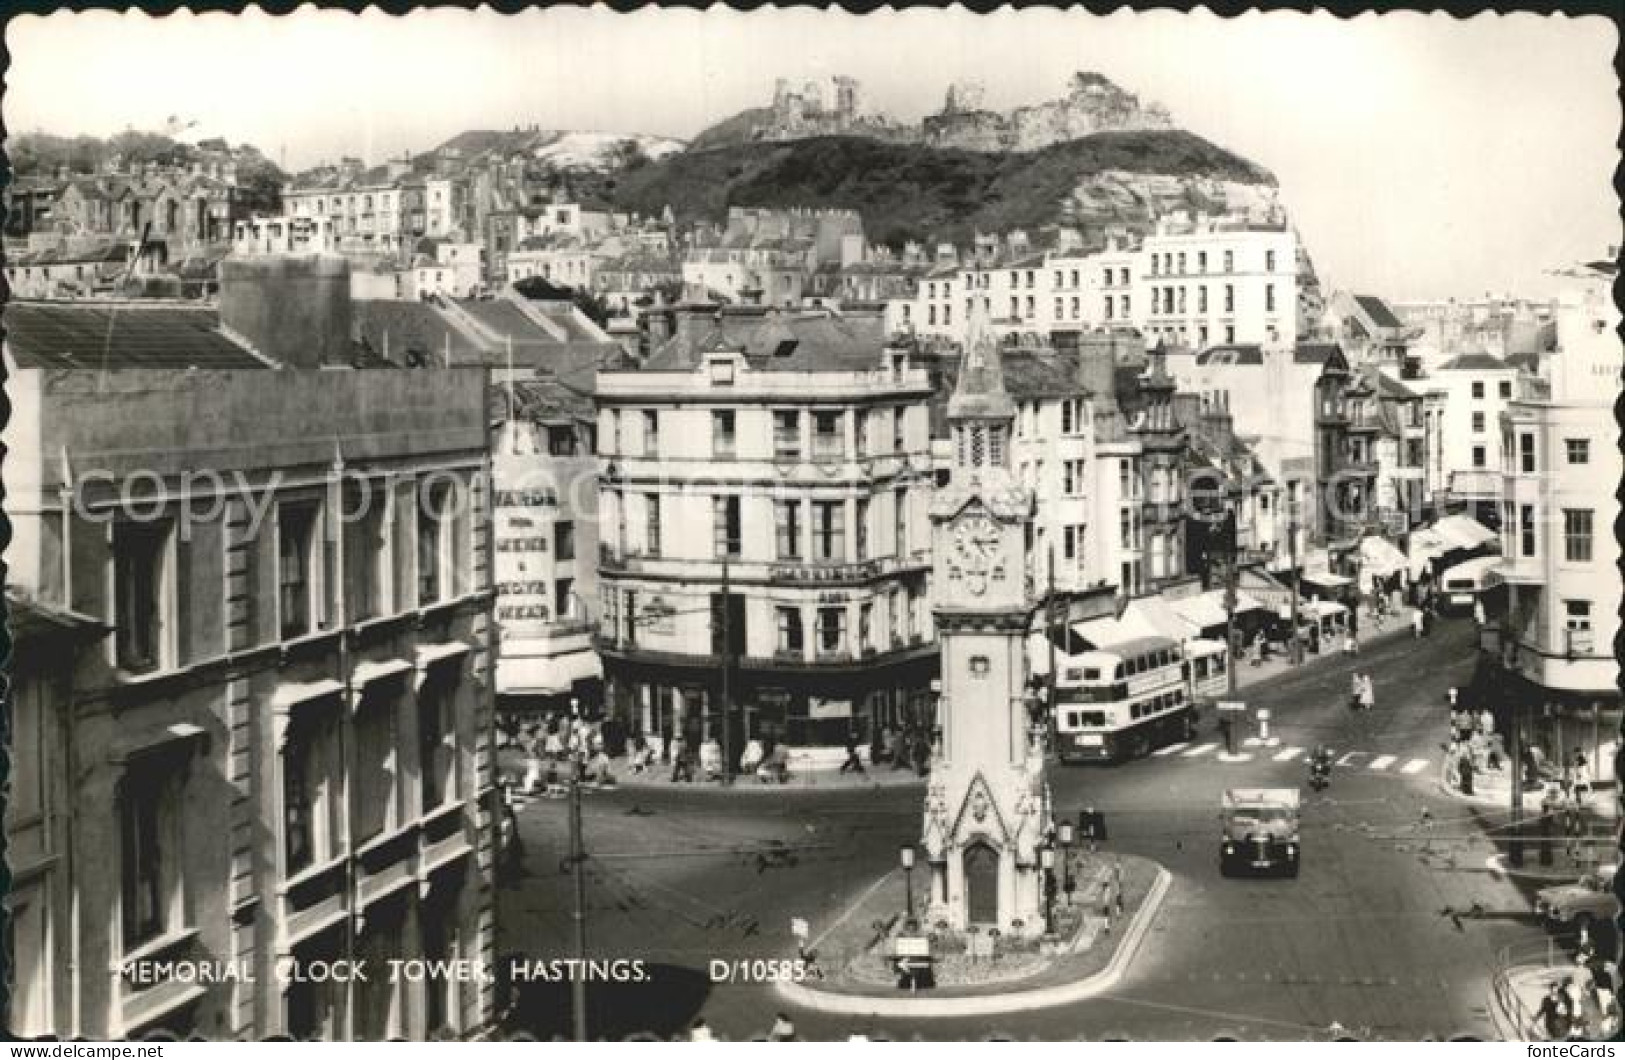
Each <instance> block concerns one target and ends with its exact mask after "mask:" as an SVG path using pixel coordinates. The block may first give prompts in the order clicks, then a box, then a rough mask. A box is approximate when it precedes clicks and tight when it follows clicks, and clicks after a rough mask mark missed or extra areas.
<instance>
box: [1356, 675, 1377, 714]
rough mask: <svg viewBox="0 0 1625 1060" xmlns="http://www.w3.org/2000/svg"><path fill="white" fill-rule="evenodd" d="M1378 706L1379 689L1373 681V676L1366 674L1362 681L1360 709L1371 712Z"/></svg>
mask: <svg viewBox="0 0 1625 1060" xmlns="http://www.w3.org/2000/svg"><path fill="white" fill-rule="evenodd" d="M1376 705H1377V687H1376V684H1375V682H1373V681H1372V680H1371V675H1370V674H1366V675H1364V677H1362V678H1361V680H1360V709H1361V710H1371V709H1372V708H1374V707H1375V706H1376Z"/></svg>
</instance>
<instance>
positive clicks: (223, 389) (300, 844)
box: [5, 259, 493, 1040]
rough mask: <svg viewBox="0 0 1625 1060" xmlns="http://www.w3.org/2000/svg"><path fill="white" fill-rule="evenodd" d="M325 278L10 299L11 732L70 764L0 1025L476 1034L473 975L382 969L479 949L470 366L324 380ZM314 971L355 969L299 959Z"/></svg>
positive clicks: (483, 641) (483, 810)
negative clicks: (41, 667)
mask: <svg viewBox="0 0 1625 1060" xmlns="http://www.w3.org/2000/svg"><path fill="white" fill-rule="evenodd" d="M342 266H343V263H342V262H336V263H335V262H334V261H332V259H305V260H303V261H294V260H287V259H266V260H261V261H256V262H229V263H228V266H227V268H226V273H225V276H224V279H223V284H224V289H223V291H222V295H221V304H220V309H219V311H218V312H216V311H215V310H212V309H207V308H202V307H198V306H195V305H190V306H176V305H173V304H171V305H123V306H116V307H110V306H101V305H61V304H28V303H14V304H12V305H10V306H8V308H7V316H6V322H7V331H8V334H7V344H6V356H7V366H8V368H9V369H10V373H9V380H8V389H9V394H10V397H11V400H12V415H11V418H10V421H9V422H8V424H7V426H6V432H5V443H6V447H7V452H8V455H9V459H8V462H7V467H8V471H7V479H8V481H7V486H8V491H9V500H8V504H9V508H8V511H9V514H10V516H11V521H12V533H13V537H12V540H11V543H10V548H9V550H8V554H7V559H8V567H9V576H8V580H9V582H10V585H11V588H12V590H13V591H14V592H15V593H18V594H21V595H24V596H26V597H27V598H28V600H29V601H30V607H32V608H33V609H35V610H37V611H39V612H41V613H42V614H45V615H46V616H47V617H49V616H50V615H57V616H66V617H61V618H59V619H57V620H54V624H55V625H57V626H59V627H62V633H61V635H60V636H57V637H56V642H57V644H58V645H59V647H58V649H57V651H58V654H57V655H56V656H55V657H56V658H57V659H58V660H59V661H61V662H62V664H63V665H62V666H61V667H59V668H56V669H54V670H53V674H54V676H55V678H56V680H55V682H54V684H51V685H50V687H49V690H47V682H46V681H45V679H44V678H43V675H36V677H34V678H31V679H30V680H31V681H33V682H34V685H33V687H35V688H37V689H41V691H40V693H39V694H40V695H42V696H49V697H51V698H50V702H51V706H52V708H53V709H51V710H50V711H49V712H38V713H36V714H35V716H34V718H33V721H34V723H35V724H36V725H37V728H36V731H34V732H33V733H31V734H29V735H28V736H27V741H28V743H29V744H30V746H36V745H37V746H38V748H39V750H40V754H41V755H46V754H49V757H42V758H40V759H38V761H37V764H38V765H39V766H40V767H41V768H42V769H48V770H50V771H52V772H59V773H60V774H61V776H62V777H64V778H66V783H62V784H55V785H53V786H52V791H53V792H54V793H53V794H51V795H50V798H51V799H52V800H53V801H52V803H51V804H50V807H49V811H48V817H47V818H46V821H47V824H48V829H47V831H48V832H49V835H50V843H51V844H52V851H51V857H52V858H53V859H54V860H53V862H52V868H51V874H50V876H49V878H48V881H49V882H48V883H47V886H50V887H58V888H66V891H67V897H68V902H69V904H68V907H67V908H66V909H64V907H63V906H62V904H61V903H60V902H58V903H52V902H50V901H39V902H33V903H31V904H30V910H31V912H30V914H29V915H30V916H31V917H32V918H33V919H31V920H30V921H29V924H28V926H27V928H26V930H25V931H24V932H23V933H20V934H17V935H16V936H15V937H14V939H13V940H12V945H13V947H14V950H15V952H13V953H10V954H8V955H7V956H8V958H9V959H8V961H7V964H8V965H10V966H12V967H14V968H16V969H17V970H18V971H17V973H16V974H17V975H18V982H19V983H20V988H19V989H20V992H19V994H18V996H20V997H23V998H26V999H27V1000H26V1002H25V1010H24V1018H25V1020H26V1022H25V1023H18V1022H16V1021H15V1019H16V1013H14V1021H13V1022H12V1023H11V1024H10V1029H12V1030H14V1031H16V1030H22V1031H25V1032H32V1033H53V1034H57V1035H61V1036H63V1037H78V1036H85V1037H90V1038H117V1037H120V1036H125V1035H131V1036H136V1035H144V1034H147V1033H151V1032H154V1031H163V1032H167V1033H170V1034H176V1035H182V1036H184V1035H189V1034H193V1033H196V1034H200V1035H203V1036H205V1037H208V1038H238V1037H244V1038H258V1037H264V1036H269V1035H275V1034H288V1035H292V1036H295V1037H301V1038H305V1037H308V1038H323V1039H342V1038H353V1039H370V1040H378V1039H383V1038H390V1037H396V1036H401V1037H408V1038H421V1037H425V1036H428V1035H431V1034H433V1033H436V1032H446V1031H449V1032H454V1033H469V1032H471V1031H473V1030H475V1029H477V1028H479V1027H481V1026H483V1025H484V1024H486V1023H487V1022H488V1021H489V1019H490V1017H491V1013H492V986H491V984H489V983H486V982H480V981H448V980H445V979H440V980H434V981H418V982H412V981H408V980H406V979H403V978H400V977H392V976H391V975H390V974H389V968H390V965H389V961H390V960H391V959H393V958H412V957H429V958H464V959H468V960H471V961H477V962H489V961H490V960H491V959H492V957H493V952H492V947H493V936H492V931H493V923H492V900H491V887H490V883H491V875H490V874H491V871H492V864H493V861H492V849H491V836H492V834H493V831H492V818H491V816H490V813H489V812H488V811H489V810H490V808H491V805H492V804H491V801H490V796H491V794H492V790H493V789H492V759H491V753H492V746H491V741H490V731H491V729H490V719H491V672H490V671H491V645H490V574H489V564H488V557H487V552H486V549H487V546H486V527H487V524H488V516H487V505H488V499H487V497H486V494H485V489H486V485H485V483H486V481H487V479H488V472H487V462H488V455H487V446H486V434H487V421H486V392H487V380H486V372H485V371H484V370H483V369H471V370H451V371H438V372H436V375H435V378H434V382H433V385H432V386H426V385H425V380H424V378H423V377H422V376H421V375H420V374H418V373H415V372H408V371H403V370H389V369H383V368H380V369H375V370H355V369H351V368H349V367H347V366H348V365H349V364H351V363H352V361H353V360H354V358H355V351H354V349H353V347H352V340H351V335H350V326H349V323H350V322H349V313H348V309H349V305H348V278H347V276H346V275H345V270H344V268H343V267H342ZM81 368H93V369H95V370H93V371H88V370H87V371H81V370H78V369H81ZM103 627H105V628H106V629H109V630H110V631H111V632H110V633H108V634H107V635H105V636H103V637H101V638H100V639H92V638H90V637H84V638H80V639H78V640H77V641H76V642H75V641H74V640H73V638H74V637H76V636H77V635H78V633H79V632H80V631H81V630H86V629H89V630H92V631H94V630H98V629H100V628H103ZM70 655H71V665H69V657H70ZM42 658H44V657H43V656H42ZM15 779H16V778H14V782H15ZM30 784H31V787H32V788H34V789H36V790H35V794H38V791H37V788H38V785H34V784H32V782H30ZM15 809H16V807H15V805H14V807H13V810H14V811H15ZM24 812H26V804H25V811H24ZM14 823H16V822H15V821H8V825H9V824H14ZM42 918H43V919H42ZM335 960H355V961H360V962H364V964H363V967H364V968H365V969H366V970H367V972H368V975H367V979H366V980H365V981H350V982H342V981H333V980H329V981H326V982H320V981H317V979H316V977H315V976H313V975H308V974H307V975H303V976H301V975H299V974H297V971H296V970H297V969H298V968H306V969H309V968H311V967H314V964H313V962H320V961H335ZM202 965H208V966H209V967H210V968H211V969H212V970H213V972H214V973H215V974H213V975H212V977H211V978H209V979H207V980H205V979H202V978H201V977H200V976H198V975H191V974H186V973H185V972H177V971H176V969H177V968H181V969H185V968H191V969H194V970H195V969H196V968H198V967H200V966H202Z"/></svg>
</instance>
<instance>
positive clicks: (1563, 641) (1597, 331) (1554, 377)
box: [1491, 260, 1625, 777]
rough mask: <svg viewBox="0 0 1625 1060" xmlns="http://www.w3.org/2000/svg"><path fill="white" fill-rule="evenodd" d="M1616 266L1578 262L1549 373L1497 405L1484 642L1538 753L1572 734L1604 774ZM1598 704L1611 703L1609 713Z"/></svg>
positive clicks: (1614, 629) (1613, 604) (1615, 616)
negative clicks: (1493, 557) (1493, 635)
mask: <svg viewBox="0 0 1625 1060" xmlns="http://www.w3.org/2000/svg"><path fill="white" fill-rule="evenodd" d="M1614 275H1615V267H1614V264H1613V262H1612V261H1611V260H1610V261H1609V262H1606V263H1597V264H1593V265H1589V266H1585V267H1583V268H1582V269H1580V270H1579V271H1578V273H1577V278H1578V279H1579V280H1580V281H1581V284H1582V287H1581V289H1580V290H1579V291H1578V292H1577V293H1576V295H1575V296H1573V297H1571V298H1570V299H1568V300H1566V301H1564V302H1563V303H1561V304H1560V306H1559V308H1558V311H1557V340H1558V352H1557V354H1556V356H1554V357H1553V358H1552V360H1551V363H1550V377H1549V378H1548V379H1546V380H1541V381H1534V380H1527V379H1526V380H1524V381H1523V384H1522V385H1521V386H1520V387H1519V388H1518V390H1517V392H1516V393H1515V394H1514V396H1513V398H1512V399H1511V400H1510V401H1509V402H1507V404H1506V408H1505V411H1504V412H1503V413H1502V415H1501V417H1500V419H1501V447H1500V450H1499V465H1498V466H1499V470H1500V473H1501V476H1502V492H1501V498H1500V503H1501V509H1502V529H1501V543H1502V556H1503V560H1502V566H1501V568H1500V574H1501V577H1502V578H1503V579H1504V580H1505V582H1506V585H1507V599H1506V611H1505V614H1504V615H1502V616H1500V619H1499V629H1500V638H1499V643H1498V644H1494V643H1492V645H1491V646H1492V647H1496V648H1498V649H1499V652H1500V658H1501V661H1502V664H1503V665H1504V666H1505V667H1506V668H1507V669H1508V670H1509V671H1510V673H1509V674H1508V677H1509V678H1511V679H1512V684H1511V693H1512V695H1513V696H1514V697H1516V699H1517V700H1518V701H1519V704H1520V706H1521V708H1522V709H1523V710H1524V711H1526V712H1527V715H1526V716H1533V717H1535V718H1536V719H1538V720H1537V722H1536V726H1535V728H1536V731H1535V734H1534V739H1535V741H1536V742H1537V743H1539V742H1544V743H1546V745H1547V746H1546V748H1545V749H1546V752H1547V754H1548V755H1549V756H1554V755H1563V754H1566V753H1567V752H1568V751H1569V750H1570V749H1572V748H1574V747H1576V746H1578V747H1581V748H1582V749H1583V750H1584V751H1585V753H1586V754H1587V756H1588V757H1589V758H1590V759H1591V760H1592V761H1593V762H1595V763H1597V765H1598V766H1599V770H1600V772H1601V773H1602V774H1603V775H1604V776H1605V777H1606V775H1608V774H1609V773H1611V772H1612V768H1611V767H1612V761H1611V759H1612V756H1611V755H1609V754H1607V753H1601V754H1599V753H1597V752H1598V750H1600V748H1598V747H1594V746H1593V744H1594V742H1596V741H1599V735H1598V733H1599V731H1600V733H1601V734H1602V735H1601V737H1600V739H1601V740H1607V739H1608V738H1609V737H1608V735H1607V734H1609V733H1610V732H1611V731H1615V730H1617V720H1616V719H1615V716H1614V715H1613V714H1612V712H1613V711H1615V710H1617V707H1618V705H1619V690H1618V686H1617V684H1616V681H1617V678H1618V665H1617V662H1616V660H1615V658H1614V649H1613V645H1614V638H1615V636H1616V635H1617V634H1618V631H1619V612H1618V608H1619V599H1620V583H1619V568H1618V564H1619V560H1620V546H1619V540H1618V538H1617V537H1616V536H1615V534H1614V532H1613V529H1612V527H1613V520H1614V515H1615V513H1616V511H1617V508H1616V506H1615V504H1614V500H1613V494H1614V490H1615V489H1616V488H1617V486H1618V484H1619V482H1620V479H1621V476H1622V474H1625V467H1622V465H1621V460H1620V452H1619V447H1618V437H1619V428H1618V424H1617V423H1616V422H1615V419H1614V412H1613V403H1614V402H1615V401H1616V400H1617V399H1618V397H1619V394H1620V389H1621V364H1622V358H1621V350H1620V344H1619V338H1618V334H1617V329H1618V328H1619V324H1620V314H1619V309H1618V307H1617V306H1616V305H1615V303H1614V301H1613V297H1612V292H1611V287H1612V284H1613V280H1614ZM1541 706H1544V707H1545V709H1544V710H1541V709H1539V708H1540V707H1541ZM1531 708H1534V709H1531ZM1598 711H1609V712H1610V715H1609V718H1608V720H1606V721H1603V720H1602V719H1601V718H1600V717H1599V714H1598Z"/></svg>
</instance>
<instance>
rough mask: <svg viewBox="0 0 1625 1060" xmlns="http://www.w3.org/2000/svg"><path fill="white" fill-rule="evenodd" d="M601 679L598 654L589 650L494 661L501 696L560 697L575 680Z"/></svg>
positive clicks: (602, 670) (601, 670)
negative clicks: (495, 662)
mask: <svg viewBox="0 0 1625 1060" xmlns="http://www.w3.org/2000/svg"><path fill="white" fill-rule="evenodd" d="M603 676H604V668H603V666H602V664H601V663H600V662H599V661H598V656H597V654H595V653H594V652H590V651H574V652H570V653H568V654H566V655H552V656H520V657H517V658H498V659H497V692H498V693H499V694H501V695H510V696H512V695H530V696H549V695H563V694H564V693H567V692H569V691H570V690H571V688H572V687H573V686H574V685H575V683H576V682H577V681H589V680H594V679H596V678H601V677H603Z"/></svg>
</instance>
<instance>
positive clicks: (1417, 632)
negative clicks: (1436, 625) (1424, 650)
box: [1411, 608, 1427, 640]
mask: <svg viewBox="0 0 1625 1060" xmlns="http://www.w3.org/2000/svg"><path fill="white" fill-rule="evenodd" d="M1426 626H1427V620H1426V619H1425V618H1423V617H1422V609H1421V608H1417V609H1416V610H1415V611H1412V612H1411V639H1412V640H1421V639H1422V637H1423V636H1424V635H1425V634H1426V633H1427V628H1426Z"/></svg>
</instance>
